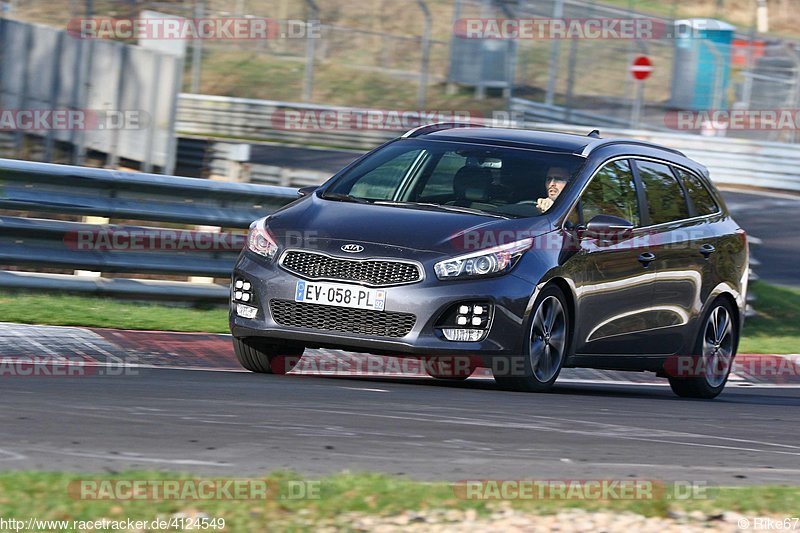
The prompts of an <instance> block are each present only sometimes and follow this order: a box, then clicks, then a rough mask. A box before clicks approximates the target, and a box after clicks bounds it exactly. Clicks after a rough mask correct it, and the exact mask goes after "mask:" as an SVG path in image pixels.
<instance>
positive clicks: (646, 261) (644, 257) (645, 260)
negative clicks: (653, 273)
mask: <svg viewBox="0 0 800 533" xmlns="http://www.w3.org/2000/svg"><path fill="white" fill-rule="evenodd" d="M638 259H639V262H640V263H641V264H642V266H643V267H645V268H647V267H648V266H650V263H652V262H653V261H655V260H656V256H655V255H654V254H652V253H650V252H642V253H640V254H639V258H638Z"/></svg>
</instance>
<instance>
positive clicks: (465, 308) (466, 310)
mask: <svg viewBox="0 0 800 533" xmlns="http://www.w3.org/2000/svg"><path fill="white" fill-rule="evenodd" d="M458 312H459V313H461V314H462V315H466V314H467V313H469V306H468V305H462V306H461V307H459V308H458Z"/></svg>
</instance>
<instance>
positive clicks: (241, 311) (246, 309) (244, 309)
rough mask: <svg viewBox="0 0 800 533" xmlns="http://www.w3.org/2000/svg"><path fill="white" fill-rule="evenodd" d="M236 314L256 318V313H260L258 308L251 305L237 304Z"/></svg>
mask: <svg viewBox="0 0 800 533" xmlns="http://www.w3.org/2000/svg"><path fill="white" fill-rule="evenodd" d="M236 314H237V315H239V316H240V317H242V318H255V317H256V314H258V309H257V308H255V307H250V306H249V305H244V304H236Z"/></svg>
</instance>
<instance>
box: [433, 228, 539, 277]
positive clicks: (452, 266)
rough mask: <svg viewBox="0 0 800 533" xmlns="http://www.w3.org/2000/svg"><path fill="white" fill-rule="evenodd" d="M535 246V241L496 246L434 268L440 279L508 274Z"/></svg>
mask: <svg viewBox="0 0 800 533" xmlns="http://www.w3.org/2000/svg"><path fill="white" fill-rule="evenodd" d="M531 246H533V239H530V238H529V239H522V240H521V241H516V242H512V243H509V244H503V245H502V246H495V247H494V248H489V249H487V250H481V251H479V252H474V253H471V254H467V255H461V256H459V257H454V258H452V259H445V260H444V261H439V262H438V263H436V264H435V265H434V267H433V270H434V272H436V276H437V277H438V278H439V279H454V278H467V277H469V278H472V277H479V276H493V275H497V274H504V273H505V272H508V271H509V270H511V269H512V268H514V265H515V264H516V263H517V260H518V259H519V258H520V256H522V254H523V253H524V252H525V251H526V250H528V249H529V248H530V247H531Z"/></svg>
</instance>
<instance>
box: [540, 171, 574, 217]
mask: <svg viewBox="0 0 800 533" xmlns="http://www.w3.org/2000/svg"><path fill="white" fill-rule="evenodd" d="M568 181H569V171H568V170H567V169H566V168H564V167H550V169H549V170H548V171H547V179H546V180H545V187H547V198H539V199H537V200H536V207H537V208H538V209H539V211H541V212H542V213H544V212H545V211H547V210H548V209H550V208H551V207H552V206H553V202H555V201H556V198H558V195H559V194H561V191H563V190H564V187H566V185H567V182H568Z"/></svg>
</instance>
